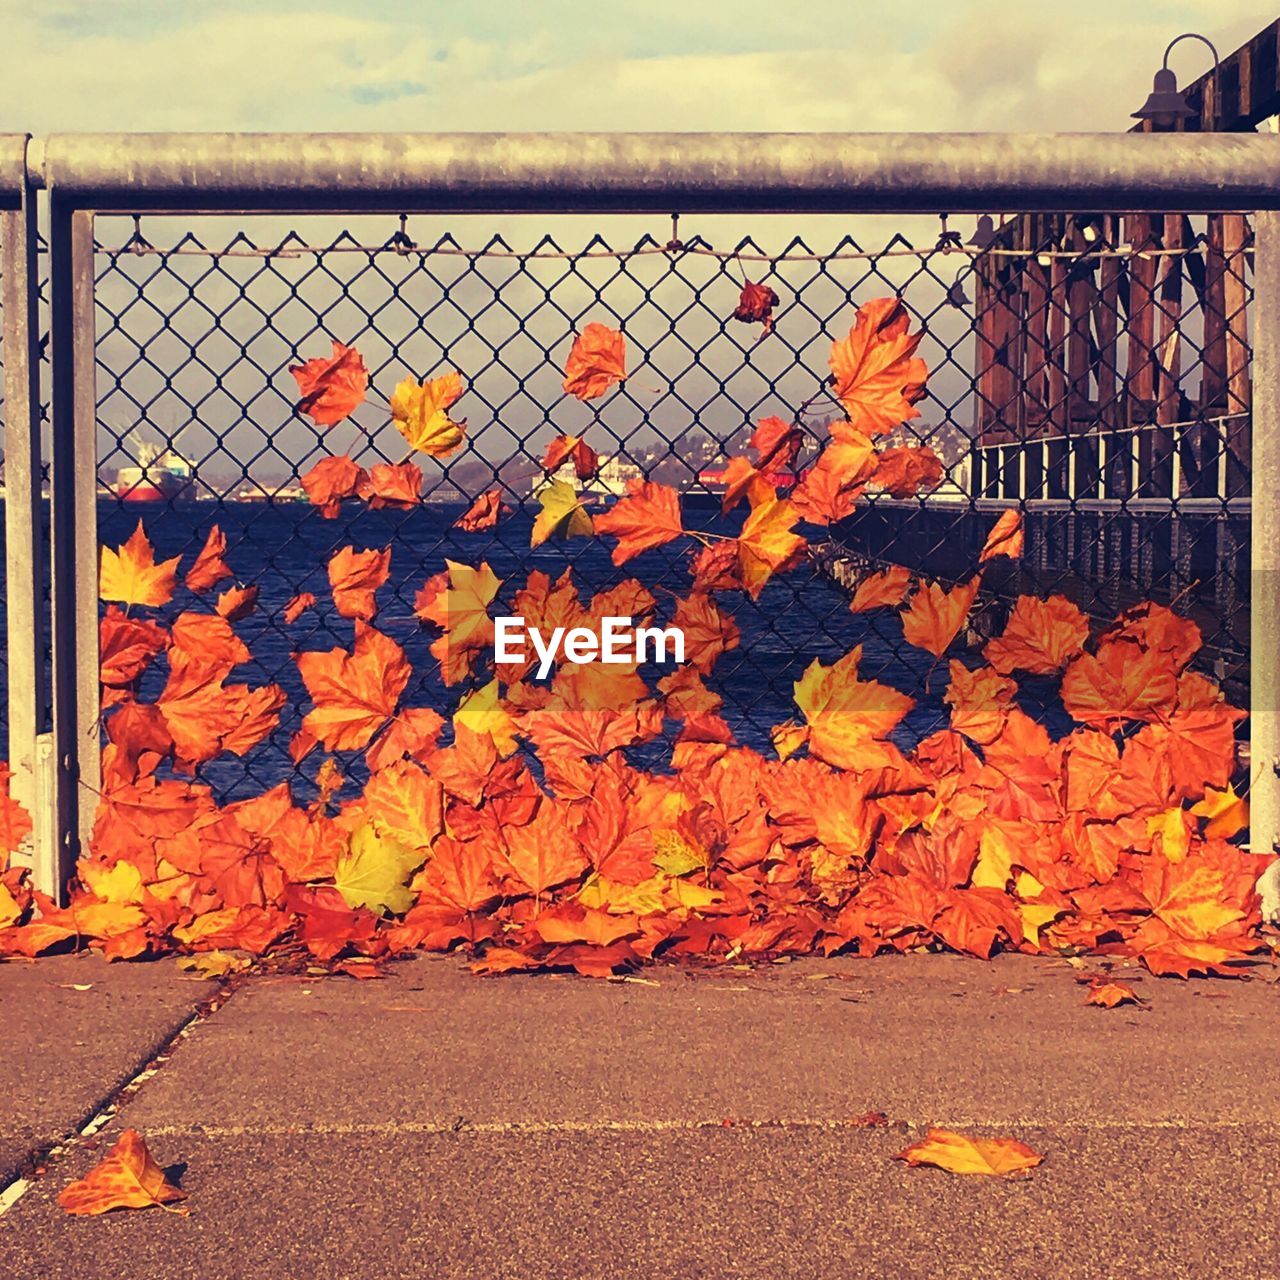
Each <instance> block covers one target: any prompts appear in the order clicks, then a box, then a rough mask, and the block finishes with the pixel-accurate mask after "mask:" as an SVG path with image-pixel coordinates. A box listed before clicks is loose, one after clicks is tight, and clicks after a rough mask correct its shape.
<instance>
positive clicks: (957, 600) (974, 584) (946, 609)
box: [901, 575, 982, 658]
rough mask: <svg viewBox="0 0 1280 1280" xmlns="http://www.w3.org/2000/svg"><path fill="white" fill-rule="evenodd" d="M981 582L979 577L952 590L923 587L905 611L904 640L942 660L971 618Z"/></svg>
mask: <svg viewBox="0 0 1280 1280" xmlns="http://www.w3.org/2000/svg"><path fill="white" fill-rule="evenodd" d="M981 582H982V580H981V579H980V578H979V577H977V576H976V575H975V576H974V577H972V578H970V579H969V581H968V582H962V583H961V584H960V585H959V586H956V587H952V588H950V590H948V589H947V588H946V587H944V586H942V585H941V584H940V583H937V582H930V583H921V584H920V588H919V590H917V592H916V593H915V595H914V596H912V597H911V603H910V604H909V605H908V606H907V607H906V608H905V609H904V610H903V611H902V614H901V617H902V638H903V639H904V640H905V641H906V642H907V643H908V644H913V645H915V646H916V648H917V649H924V650H925V651H926V652H927V653H931V654H933V656H934V657H935V658H941V657H942V655H943V654H944V653H946V651H947V649H948V648H949V647H950V645H951V642H952V641H953V640H954V639H955V638H956V636H957V634H958V633H959V631H960V628H961V627H962V626H963V625H964V620H965V619H966V618H967V617H968V616H969V610H970V609H971V608H973V602H974V601H975V600H976V599H977V598H978V588H979V586H980V585H981Z"/></svg>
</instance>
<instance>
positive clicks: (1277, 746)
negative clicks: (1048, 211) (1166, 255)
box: [1249, 212, 1280, 853]
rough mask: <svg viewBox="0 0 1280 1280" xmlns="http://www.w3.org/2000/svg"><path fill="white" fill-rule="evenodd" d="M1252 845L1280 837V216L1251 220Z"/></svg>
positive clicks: (1271, 843)
mask: <svg viewBox="0 0 1280 1280" xmlns="http://www.w3.org/2000/svg"><path fill="white" fill-rule="evenodd" d="M1253 284H1254V304H1253V318H1254V344H1253V350H1254V357H1253V415H1254V420H1253V468H1252V469H1253V497H1252V501H1251V503H1250V510H1251V512H1252V516H1251V529H1250V548H1251V550H1250V560H1251V564H1250V568H1251V572H1250V589H1251V605H1250V643H1249V671H1250V682H1249V688H1250V706H1249V725H1250V730H1249V733H1250V749H1249V771H1250V775H1251V780H1250V804H1249V808H1250V833H1251V838H1250V843H1251V847H1252V848H1253V850H1254V852H1255V853H1270V852H1271V851H1272V850H1273V849H1274V848H1275V847H1276V844H1277V839H1278V838H1280V773H1277V765H1278V764H1280V213H1276V212H1267V213H1259V214H1257V216H1256V217H1255V219H1254V276H1253Z"/></svg>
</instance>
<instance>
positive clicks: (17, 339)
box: [0, 134, 58, 892]
mask: <svg viewBox="0 0 1280 1280" xmlns="http://www.w3.org/2000/svg"><path fill="white" fill-rule="evenodd" d="M27 142H28V136H27V135H26V134H20V135H17V136H14V137H10V138H6V139H4V143H3V145H4V148H5V151H6V153H11V154H10V155H9V156H8V157H7V158H9V159H11V161H12V166H11V167H12V169H13V170H14V173H15V176H16V177H17V182H16V183H15V187H16V190H15V191H13V192H12V193H7V194H12V195H13V197H14V198H13V201H12V202H11V203H6V205H5V207H4V209H3V210H2V211H0V252H2V253H3V265H2V266H0V271H2V272H3V275H4V399H5V412H4V483H5V495H4V496H5V502H4V521H5V574H6V577H5V587H6V590H5V604H6V619H5V622H6V636H7V643H8V664H9V668H8V675H9V687H8V698H9V705H8V721H9V766H10V768H11V769H12V771H13V777H12V779H11V781H10V784H9V785H10V791H11V794H12V795H13V796H14V798H15V799H16V800H17V801H18V802H19V803H20V804H22V805H23V807H24V808H26V810H27V811H28V813H30V814H31V817H32V821H33V824H34V830H33V832H32V835H31V845H30V848H29V850H23V851H22V852H21V854H20V855H19V856H20V857H22V858H23V859H24V860H26V861H28V862H29V864H30V866H31V871H32V876H33V879H34V882H35V884H36V886H37V888H40V889H43V890H45V891H46V892H49V891H52V890H53V889H54V887H55V885H56V884H57V881H58V875H57V865H56V861H55V858H54V851H53V842H52V834H51V831H50V825H49V821H48V811H49V808H48V798H47V795H46V794H45V792H46V788H45V786H44V785H42V775H43V773H44V770H43V769H42V765H43V764H44V763H45V762H46V761H47V759H48V746H49V743H48V739H47V737H45V736H43V730H44V727H45V723H46V717H47V715H48V687H47V677H46V673H45V655H44V641H45V631H46V628H45V618H44V613H45V610H44V560H45V555H44V533H43V529H42V525H43V523H44V521H43V515H42V510H41V493H40V489H41V479H42V477H41V474H40V313H39V286H38V255H37V230H36V197H35V192H34V191H33V190H32V189H31V188H30V186H29V185H28V183H27V181H26V151H27ZM6 167H10V166H6ZM42 747H43V748H44V750H43V751H42V749H41V748H42Z"/></svg>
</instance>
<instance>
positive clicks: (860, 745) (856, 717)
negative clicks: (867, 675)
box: [775, 645, 915, 769]
mask: <svg viewBox="0 0 1280 1280" xmlns="http://www.w3.org/2000/svg"><path fill="white" fill-rule="evenodd" d="M861 660H862V646H861V645H858V646H857V647H856V648H854V649H851V650H850V651H849V652H848V653H847V654H845V656H844V657H843V658H841V659H840V660H839V661H838V662H834V663H832V665H831V666H829V667H825V666H823V665H822V663H821V662H820V661H819V660H818V659H817V658H815V659H814V660H813V661H812V662H811V663H810V664H809V665H808V667H807V668H806V669H805V673H804V675H803V676H802V677H801V678H800V679H799V680H797V681H796V684H795V699H796V705H797V706H798V707H799V708H800V710H801V711H802V712H803V713H804V718H805V720H806V722H807V723H808V725H809V751H810V752H811V753H812V754H813V755H816V756H818V757H819V758H820V759H822V760H825V761H826V762H827V763H828V764H831V765H835V767H836V768H837V769H865V768H869V767H872V766H873V765H874V764H876V763H877V762H878V761H880V759H881V757H882V755H883V752H881V751H877V750H876V748H875V747H874V746H873V744H874V743H875V742H876V741H877V740H879V739H883V738H886V737H887V736H888V735H889V733H890V732H891V731H892V730H893V728H894V727H895V726H896V725H897V724H898V722H899V721H900V720H901V719H902V717H903V716H905V715H906V714H907V712H908V711H910V710H911V708H912V707H913V706H914V705H915V701H914V699H912V698H909V697H908V696H907V695H906V694H905V693H899V692H898V690H897V689H893V688H890V687H889V686H888V685H885V684H879V683H878V682H877V681H875V680H859V679H858V663H859V662H860V661H861ZM775 745H776V739H775Z"/></svg>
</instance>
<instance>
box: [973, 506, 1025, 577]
mask: <svg viewBox="0 0 1280 1280" xmlns="http://www.w3.org/2000/svg"><path fill="white" fill-rule="evenodd" d="M1022 545H1023V533H1022V512H1021V511H1019V510H1017V508H1015V507H1010V508H1009V510H1008V511H1002V512H1001V513H1000V518H999V519H998V520H997V521H996V522H995V524H994V525H993V526H992V529H991V532H990V533H989V534H987V540H986V542H984V543H983V544H982V551H981V553H980V554H979V556H978V563H979V564H986V562H987V561H988V560H994V559H995V558H996V557H997V556H1011V557H1013V559H1015V560H1016V559H1017V558H1018V557H1019V556H1020V555H1022Z"/></svg>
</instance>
